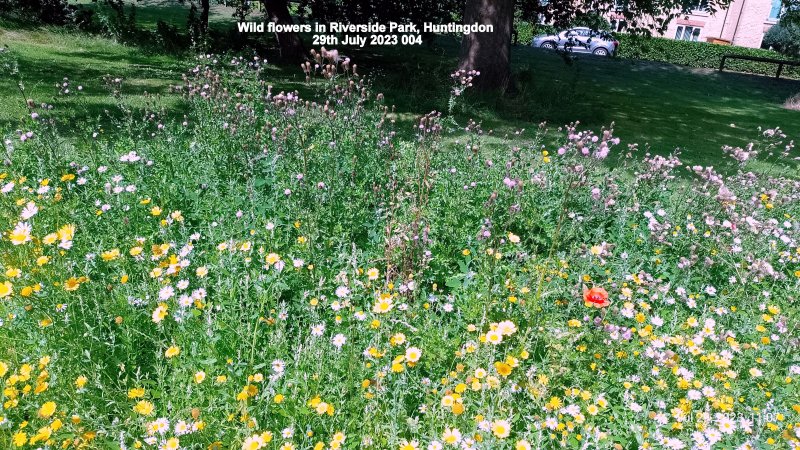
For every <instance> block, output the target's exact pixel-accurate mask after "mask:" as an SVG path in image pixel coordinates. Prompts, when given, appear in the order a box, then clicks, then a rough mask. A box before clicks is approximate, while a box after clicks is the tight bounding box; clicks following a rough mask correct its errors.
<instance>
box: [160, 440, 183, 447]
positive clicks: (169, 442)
mask: <svg viewBox="0 0 800 450" xmlns="http://www.w3.org/2000/svg"><path fill="white" fill-rule="evenodd" d="M160 448H161V449H163V450H178V449H179V448H181V444H180V442H179V441H178V438H176V437H172V438H169V439H167V442H165V443H164V445H162V446H161V447H160Z"/></svg>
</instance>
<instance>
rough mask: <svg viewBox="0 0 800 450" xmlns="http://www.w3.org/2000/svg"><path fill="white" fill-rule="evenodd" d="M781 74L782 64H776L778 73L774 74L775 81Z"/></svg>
mask: <svg viewBox="0 0 800 450" xmlns="http://www.w3.org/2000/svg"><path fill="white" fill-rule="evenodd" d="M781 72H783V63H780V64H778V72H777V73H776V74H775V78H776V79H778V78H780V77H781Z"/></svg>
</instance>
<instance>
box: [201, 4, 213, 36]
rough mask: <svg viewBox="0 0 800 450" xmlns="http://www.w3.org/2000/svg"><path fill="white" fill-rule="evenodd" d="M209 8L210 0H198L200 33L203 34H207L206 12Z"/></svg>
mask: <svg viewBox="0 0 800 450" xmlns="http://www.w3.org/2000/svg"><path fill="white" fill-rule="evenodd" d="M210 9H211V1H210V0H201V1H200V33H201V34H202V35H203V36H206V35H207V34H208V12H209V10H210Z"/></svg>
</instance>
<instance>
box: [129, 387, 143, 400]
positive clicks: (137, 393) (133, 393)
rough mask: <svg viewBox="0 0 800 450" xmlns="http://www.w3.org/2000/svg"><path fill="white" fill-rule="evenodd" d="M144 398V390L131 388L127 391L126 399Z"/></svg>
mask: <svg viewBox="0 0 800 450" xmlns="http://www.w3.org/2000/svg"><path fill="white" fill-rule="evenodd" d="M141 397H144V388H140V387H139V388H133V389H131V390H129V391H128V398H141Z"/></svg>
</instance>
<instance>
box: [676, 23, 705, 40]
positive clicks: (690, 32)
mask: <svg viewBox="0 0 800 450" xmlns="http://www.w3.org/2000/svg"><path fill="white" fill-rule="evenodd" d="M699 39H700V28H699V27H687V26H685V25H680V26H678V30H677V31H675V40H678V41H697V40H699Z"/></svg>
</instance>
